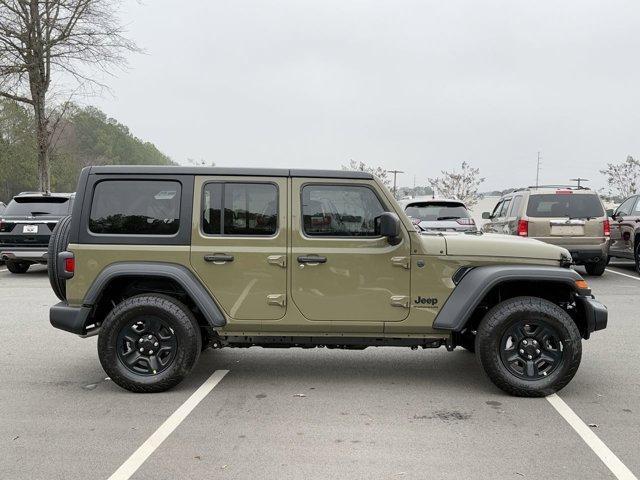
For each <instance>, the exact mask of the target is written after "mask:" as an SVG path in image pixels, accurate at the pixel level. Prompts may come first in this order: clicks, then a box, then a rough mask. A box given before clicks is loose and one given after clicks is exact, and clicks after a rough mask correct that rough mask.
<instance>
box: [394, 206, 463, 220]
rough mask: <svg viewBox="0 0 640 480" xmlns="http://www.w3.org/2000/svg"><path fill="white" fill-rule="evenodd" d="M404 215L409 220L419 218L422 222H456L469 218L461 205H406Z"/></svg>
mask: <svg viewBox="0 0 640 480" xmlns="http://www.w3.org/2000/svg"><path fill="white" fill-rule="evenodd" d="M405 213H406V214H407V215H408V216H409V217H411V218H419V219H420V221H423V222H425V221H426V222H432V221H437V220H456V219H458V218H469V212H468V211H467V209H466V208H465V206H464V205H463V204H461V203H453V202H422V203H412V204H410V205H407V208H406V209H405Z"/></svg>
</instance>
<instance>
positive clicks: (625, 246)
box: [609, 197, 640, 258]
mask: <svg viewBox="0 0 640 480" xmlns="http://www.w3.org/2000/svg"><path fill="white" fill-rule="evenodd" d="M637 203H638V197H630V198H628V199H626V200H625V201H624V202H622V204H621V205H620V206H619V207H618V209H617V210H616V212H615V213H614V216H613V221H612V222H611V245H610V249H609V252H610V254H611V255H613V256H620V257H627V258H633V246H632V244H633V238H632V236H633V231H634V228H635V226H636V221H635V220H636V218H638V217H637V215H640V212H637V210H638V207H636V206H635V205H636V204H637ZM636 214H637V215H636Z"/></svg>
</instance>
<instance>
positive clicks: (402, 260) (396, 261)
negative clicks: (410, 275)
mask: <svg viewBox="0 0 640 480" xmlns="http://www.w3.org/2000/svg"><path fill="white" fill-rule="evenodd" d="M391 263H392V264H393V265H395V266H396V267H402V268H406V269H407V270H408V269H409V266H410V265H411V263H410V262H409V257H391Z"/></svg>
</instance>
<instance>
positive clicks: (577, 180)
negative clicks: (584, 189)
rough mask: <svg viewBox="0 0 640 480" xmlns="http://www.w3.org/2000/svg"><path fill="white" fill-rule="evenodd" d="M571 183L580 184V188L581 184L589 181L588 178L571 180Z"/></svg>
mask: <svg viewBox="0 0 640 480" xmlns="http://www.w3.org/2000/svg"><path fill="white" fill-rule="evenodd" d="M569 181H570V182H578V188H580V182H588V181H589V179H588V178H580V177H578V178H570V179H569Z"/></svg>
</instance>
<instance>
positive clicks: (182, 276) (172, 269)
mask: <svg viewBox="0 0 640 480" xmlns="http://www.w3.org/2000/svg"><path fill="white" fill-rule="evenodd" d="M125 277H155V278H167V279H170V280H173V281H175V282H176V283H177V284H178V285H180V286H181V287H182V288H184V290H185V292H186V293H187V295H189V297H191V299H192V300H193V301H194V303H195V304H196V305H197V306H198V309H199V310H200V311H201V312H202V315H204V318H205V319H206V321H207V323H209V325H211V326H212V327H223V326H224V325H226V324H227V320H226V318H225V316H224V315H223V313H222V311H221V310H220V307H218V305H217V304H216V302H215V301H214V300H213V298H211V294H210V293H209V292H208V291H207V289H206V288H205V287H204V285H202V282H201V281H200V280H199V279H198V278H197V277H196V276H195V275H194V274H193V272H191V270H189V269H188V268H186V267H185V266H183V265H178V264H175V263H164V262H118V263H113V264H111V265H109V266H108V267H106V268H105V269H104V270H102V271H101V272H100V273H99V274H98V276H97V277H96V279H95V280H94V281H93V283H92V284H91V286H90V287H89V290H87V293H86V295H85V297H84V301H83V302H82V303H83V305H84V306H93V305H94V304H95V303H96V302H97V301H98V299H99V298H100V295H101V294H102V292H103V290H104V289H105V287H106V286H107V285H108V284H109V283H110V282H111V281H113V280H114V279H117V278H125Z"/></svg>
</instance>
